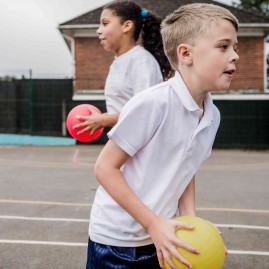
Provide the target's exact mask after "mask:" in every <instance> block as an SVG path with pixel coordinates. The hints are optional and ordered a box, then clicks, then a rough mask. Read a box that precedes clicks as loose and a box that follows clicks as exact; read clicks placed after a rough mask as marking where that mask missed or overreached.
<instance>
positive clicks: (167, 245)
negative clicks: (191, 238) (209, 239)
mask: <svg viewBox="0 0 269 269" xmlns="http://www.w3.org/2000/svg"><path fill="white" fill-rule="evenodd" d="M177 229H188V230H192V229H194V227H193V226H191V225H189V224H187V223H185V222H182V221H178V220H166V219H163V218H159V217H158V218H156V219H155V220H154V221H153V223H151V225H150V227H149V228H148V232H149V234H150V236H151V238H152V240H153V243H154V245H155V247H156V250H157V256H158V260H159V264H160V267H161V268H165V267H164V260H165V261H166V262H167V263H168V264H169V265H170V267H171V268H173V269H177V268H176V266H175V264H174V263H173V261H172V256H174V257H175V258H176V259H177V260H178V261H180V262H181V263H183V264H185V265H186V266H187V267H188V268H192V265H191V264H190V263H189V262H188V261H187V260H186V259H185V258H183V257H182V256H181V255H180V253H179V252H178V250H177V247H180V248H184V249H186V250H188V251H190V252H192V253H195V254H199V251H198V250H197V249H195V248H193V247H191V246H190V245H188V244H187V243H185V242H183V241H181V240H180V239H179V238H177V237H176V230H177Z"/></svg>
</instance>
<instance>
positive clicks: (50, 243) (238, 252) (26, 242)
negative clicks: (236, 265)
mask: <svg viewBox="0 0 269 269" xmlns="http://www.w3.org/2000/svg"><path fill="white" fill-rule="evenodd" d="M0 244H23V245H46V246H66V247H87V243H79V242H54V241H33V240H6V239H2V240H0ZM229 254H232V255H254V256H269V252H266V251H251V250H229Z"/></svg>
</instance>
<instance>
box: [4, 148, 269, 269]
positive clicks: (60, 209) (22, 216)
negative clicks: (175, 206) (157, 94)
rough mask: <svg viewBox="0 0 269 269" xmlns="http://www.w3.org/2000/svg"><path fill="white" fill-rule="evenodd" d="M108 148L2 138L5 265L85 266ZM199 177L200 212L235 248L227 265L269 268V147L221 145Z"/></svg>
mask: <svg viewBox="0 0 269 269" xmlns="http://www.w3.org/2000/svg"><path fill="white" fill-rule="evenodd" d="M101 149H102V145H71V146H27V145H24V146H21V145H0V173H1V175H0V269H82V268H85V262H86V250H87V239H88V238H87V230H88V220H89V214H90V210H91V204H92V201H93V198H94V194H95V190H96V188H97V187H98V183H97V181H96V180H95V178H94V175H93V166H94V163H95V160H96V158H97V156H98V154H99V152H100V151H101ZM164 165H165V164H164ZM196 184H197V187H196V190H197V201H196V203H197V215H198V216H200V217H203V218H206V219H208V220H210V221H211V222H213V223H215V224H217V226H218V227H219V229H220V230H221V232H222V235H223V238H224V241H225V243H226V246H227V248H228V250H229V255H228V256H227V257H226V260H225V265H224V268H223V269H254V268H255V269H268V268H269V151H241V150H213V152H212V156H211V157H210V158H209V159H208V160H207V161H206V162H205V163H204V164H203V165H202V167H201V169H200V170H199V172H198V173H197V180H196ZM100 269H102V268H100ZM150 269H151V268H150ZM208 269H211V268H208Z"/></svg>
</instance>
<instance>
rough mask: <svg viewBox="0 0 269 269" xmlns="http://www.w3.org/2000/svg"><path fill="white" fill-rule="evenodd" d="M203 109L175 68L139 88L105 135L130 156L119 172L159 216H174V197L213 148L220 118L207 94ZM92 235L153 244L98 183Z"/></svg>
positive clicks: (127, 243)
mask: <svg viewBox="0 0 269 269" xmlns="http://www.w3.org/2000/svg"><path fill="white" fill-rule="evenodd" d="M204 108H205V110H204V115H203V117H202V119H201V121H200V122H199V118H200V117H201V115H202V113H203V111H202V110H201V109H200V108H199V107H198V105H197V104H196V102H195V101H194V100H193V98H192V96H191V95H190V93H189V91H188V89H187V87H186V86H185V84H184V82H183V80H182V79H181V77H180V75H179V73H176V75H175V77H173V78H171V79H170V80H169V81H167V82H163V83H161V84H159V85H156V86H154V87H152V88H150V89H147V90H145V91H142V92H141V93H139V94H137V95H136V96H135V97H134V98H132V99H131V100H130V101H129V102H128V103H127V105H126V106H125V107H124V109H123V110H122V113H121V116H120V119H119V122H118V123H117V125H116V126H115V127H114V128H113V129H112V130H111V131H110V132H109V134H108V135H109V138H110V139H112V140H113V141H114V142H115V143H116V144H117V145H118V146H119V147H121V148H122V149H123V150H124V151H125V152H127V153H128V154H129V155H130V156H131V158H129V159H128V160H127V162H126V163H125V164H124V166H123V167H122V169H121V170H122V173H123V175H124V177H125V179H126V181H127V182H128V184H129V185H130V187H131V188H132V190H133V191H134V192H135V193H136V194H137V195H138V197H139V198H140V199H141V200H142V201H143V203H144V204H146V205H147V206H148V207H149V208H150V209H151V210H153V211H154V212H155V213H156V214H157V215H159V216H162V217H164V218H167V219H171V218H174V217H175V216H176V214H177V211H178V200H179V198H180V196H181V195H182V193H183V192H184V190H185V188H186V187H187V185H188V184H189V182H190V180H191V179H192V177H193V176H194V175H195V173H196V171H197V169H198V168H199V166H200V165H201V163H202V162H203V161H204V160H205V159H207V158H208V157H209V155H210V153H211V149H212V145H213V142H214V139H215V135H216V132H217V129H218V126H219V122H220V115H219V111H218V109H217V108H216V107H215V106H214V104H213V103H212V99H211V95H210V94H208V95H207V96H206V98H205V101H204ZM89 236H90V238H91V239H92V240H93V241H95V242H98V243H102V244H106V245H115V246H129V247H132V246H142V245H148V244H151V243H152V241H151V239H150V237H149V235H148V233H147V232H146V231H145V230H144V229H143V228H142V226H141V225H140V224H138V223H137V222H136V221H135V220H134V219H133V218H132V217H131V216H130V215H129V214H128V213H127V212H126V211H124V210H123V209H122V208H121V207H120V206H119V205H118V204H117V203H116V202H115V201H114V200H113V199H112V198H111V197H110V196H109V195H108V193H107V192H106V191H105V190H104V188H103V187H102V186H100V187H99V188H98V190H97V192H96V196H95V200H94V203H93V207H92V211H91V218H90V226H89Z"/></svg>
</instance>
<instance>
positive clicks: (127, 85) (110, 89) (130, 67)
mask: <svg viewBox="0 0 269 269" xmlns="http://www.w3.org/2000/svg"><path fill="white" fill-rule="evenodd" d="M162 81H163V77H162V73H161V69H160V66H159V64H158V62H157V60H156V59H155V58H154V56H153V55H152V54H151V53H150V52H148V51H147V50H146V49H144V48H143V47H142V46H139V45H137V46H135V47H133V48H132V49H130V50H129V51H127V52H126V53H124V54H122V55H120V56H119V57H116V58H115V60H114V61H113V63H112V64H111V66H110V68H109V73H108V76H107V79H106V84H105V98H106V108H107V112H108V113H109V114H114V113H118V112H120V111H121V110H122V108H123V106H124V105H125V104H126V103H127V102H128V101H129V100H130V99H131V98H132V97H133V96H134V95H135V94H137V93H138V92H140V91H142V90H144V89H147V88H149V87H151V86H154V85H156V84H158V83H161V82H162Z"/></svg>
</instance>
